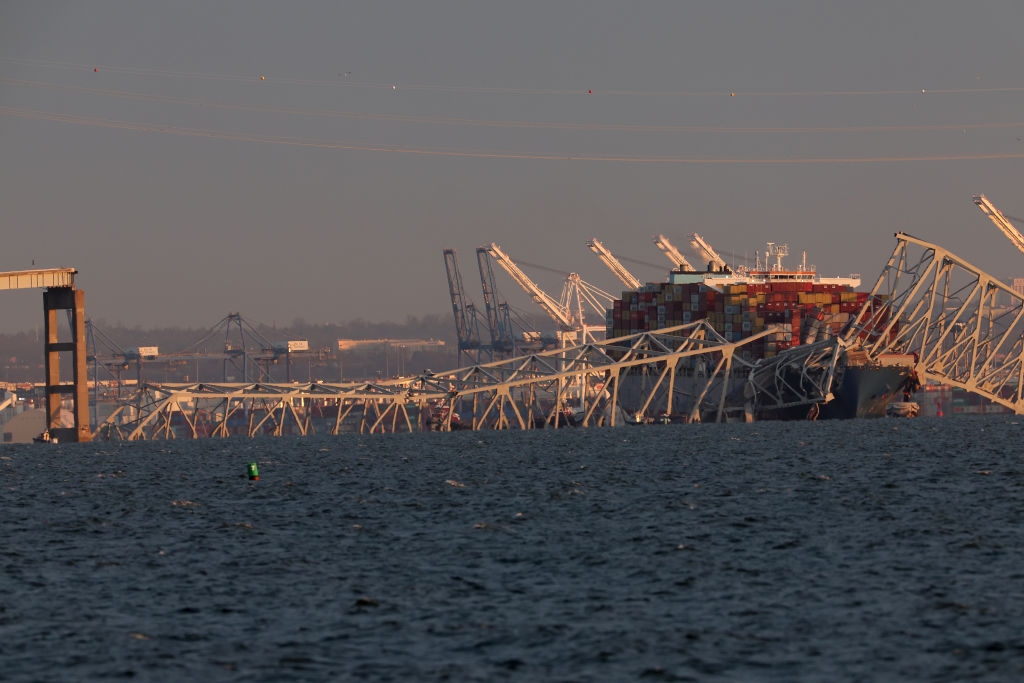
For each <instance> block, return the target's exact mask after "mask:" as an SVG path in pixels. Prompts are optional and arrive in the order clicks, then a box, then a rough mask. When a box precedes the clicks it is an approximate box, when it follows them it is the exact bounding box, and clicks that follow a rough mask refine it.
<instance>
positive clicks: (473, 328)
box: [444, 249, 483, 365]
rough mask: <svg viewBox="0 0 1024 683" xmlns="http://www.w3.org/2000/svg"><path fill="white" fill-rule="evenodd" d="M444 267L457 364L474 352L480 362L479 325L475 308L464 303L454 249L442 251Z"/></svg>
mask: <svg viewBox="0 0 1024 683" xmlns="http://www.w3.org/2000/svg"><path fill="white" fill-rule="evenodd" d="M444 267H445V270H446V271H447V273H448V293H449V294H450V295H451V300H452V313H453V314H454V315H455V332H456V335H457V336H458V340H459V348H458V353H459V364H460V365H461V364H462V357H463V355H464V354H465V355H467V356H468V357H471V358H472V357H473V354H472V353H470V352H474V351H475V352H476V354H475V356H476V360H477V361H479V360H480V350H481V347H482V346H483V345H482V344H481V342H480V323H479V321H478V316H477V313H476V307H475V306H473V304H472V303H469V302H467V301H466V296H465V292H464V290H463V289H462V275H461V273H459V262H458V259H457V258H456V256H455V250H454V249H445V250H444Z"/></svg>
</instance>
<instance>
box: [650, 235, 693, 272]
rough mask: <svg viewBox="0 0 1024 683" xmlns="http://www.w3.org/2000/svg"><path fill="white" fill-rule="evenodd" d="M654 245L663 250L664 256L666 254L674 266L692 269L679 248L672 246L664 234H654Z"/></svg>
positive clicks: (681, 268)
mask: <svg viewBox="0 0 1024 683" xmlns="http://www.w3.org/2000/svg"><path fill="white" fill-rule="evenodd" d="M654 245H655V246H656V247H658V249H661V251H662V252H664V254H665V256H668V260H669V261H671V262H672V263H673V264H674V265H675V267H676V268H678V269H680V270H694V267H693V266H691V265H690V262H689V261H687V260H686V259H685V258H684V257H683V255H682V254H680V253H679V250H678V249H676V248H675V247H674V246H672V243H671V242H669V241H668V238H667V237H665V236H664V235H655V236H654Z"/></svg>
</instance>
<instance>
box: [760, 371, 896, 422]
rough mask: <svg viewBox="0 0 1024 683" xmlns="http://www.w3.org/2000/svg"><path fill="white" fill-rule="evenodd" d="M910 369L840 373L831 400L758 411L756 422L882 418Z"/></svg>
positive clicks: (766, 408)
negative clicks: (839, 380) (840, 379)
mask: <svg viewBox="0 0 1024 683" xmlns="http://www.w3.org/2000/svg"><path fill="white" fill-rule="evenodd" d="M911 372H912V368H910V367H909V366H904V365H885V366H868V365H863V366H852V367H848V368H846V370H845V371H844V372H843V378H842V381H841V382H840V383H839V385H838V387H836V388H835V389H834V390H833V392H832V393H833V398H832V400H830V401H828V402H827V403H826V402H822V403H809V404H803V405H798V406H786V407H784V408H781V409H776V408H773V407H770V406H769V407H762V408H760V409H759V410H758V411H757V413H756V415H755V418H756V419H758V420H808V419H809V420H815V419H816V420H852V419H855V418H875V417H885V415H886V407H887V406H888V405H889V404H890V403H891V402H892V401H894V400H896V399H897V398H898V397H900V396H901V395H902V394H903V389H904V387H905V386H906V383H907V380H908V379H909V378H910V376H911Z"/></svg>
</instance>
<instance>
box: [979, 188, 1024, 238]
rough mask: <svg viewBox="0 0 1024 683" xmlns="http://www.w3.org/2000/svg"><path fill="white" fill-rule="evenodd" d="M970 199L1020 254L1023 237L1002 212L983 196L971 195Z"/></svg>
mask: <svg viewBox="0 0 1024 683" xmlns="http://www.w3.org/2000/svg"><path fill="white" fill-rule="evenodd" d="M971 198H972V199H973V200H974V203H975V204H977V205H978V208H979V209H981V212H982V213H984V214H985V215H986V216H988V217H989V218H990V219H991V220H992V222H993V223H995V224H996V227H997V228H999V229H1000V230H1002V231H1003V234H1004V235H1006V236H1007V237H1008V238H1009V239H1010V241H1011V242H1013V245H1014V246H1015V247H1017V248H1018V249H1019V250H1020V251H1021V252H1024V235H1021V234H1020V231H1018V230H1017V228H1015V227H1013V223H1011V222H1010V221H1009V220H1008V219H1007V218H1006V216H1004V215H1003V212H1002V211H1000V210H999V209H997V208H996V207H995V204H993V203H992V202H990V201H989V200H988V197H986V196H985V195H983V194H976V195H972V197H971Z"/></svg>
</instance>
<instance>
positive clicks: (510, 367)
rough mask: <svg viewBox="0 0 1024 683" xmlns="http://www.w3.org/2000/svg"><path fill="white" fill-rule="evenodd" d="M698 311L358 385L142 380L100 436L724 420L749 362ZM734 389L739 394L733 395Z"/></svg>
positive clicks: (738, 406) (739, 405) (736, 404)
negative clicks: (617, 333)
mask: <svg viewBox="0 0 1024 683" xmlns="http://www.w3.org/2000/svg"><path fill="white" fill-rule="evenodd" d="M772 332H773V330H771V329H769V330H765V331H764V332H761V333H758V334H756V335H754V336H751V337H748V338H746V339H744V340H742V341H728V340H726V339H725V338H724V337H723V336H722V335H721V334H719V333H718V332H717V331H716V330H715V329H714V328H713V327H712V326H711V325H710V324H709V323H707V321H705V320H700V321H697V322H693V323H688V324H686V325H679V326H676V327H671V328H666V329H660V330H656V331H651V332H641V333H637V334H632V335H628V336H623V337H618V338H615V339H608V340H604V341H595V342H589V343H584V344H579V345H577V346H572V347H566V348H562V349H557V350H551V351H545V352H540V353H533V354H529V355H526V356H520V357H516V358H510V359H506V360H500V361H493V362H489V363H483V364H478V365H473V366H468V367H463V368H458V369H455V370H449V371H445V372H438V373H432V372H426V373H424V374H422V375H419V376H416V377H407V378H399V379H392V380H386V381H380V382H372V383H368V382H362V383H328V382H312V383H290V384H273V383H250V384H209V383H203V384H182V383H175V384H144V385H143V386H141V387H140V388H139V390H138V392H137V393H136V394H135V395H134V396H133V397H132V398H131V399H130V400H128V401H126V402H125V403H124V404H123V405H121V406H120V407H119V408H118V409H117V410H115V411H114V413H112V414H111V416H110V417H109V418H108V419H107V420H106V421H105V422H104V423H103V424H102V425H100V428H99V434H98V437H99V438H104V437H105V438H109V439H125V440H140V439H167V438H200V437H207V436H209V437H227V436H236V435H237V436H249V437H254V436H258V435H281V434H286V433H290V434H301V435H305V434H311V433H329V434H338V433H341V432H345V431H352V432H359V433H383V432H400V431H406V432H415V431H425V430H432V429H433V430H454V429H475V430H481V429H537V428H543V427H554V428H558V427H564V426H581V427H588V426H617V425H622V424H626V423H629V422H638V421H644V420H648V419H652V416H655V415H657V416H658V417H659V419H663V420H666V421H667V420H669V419H673V420H675V421H687V422H690V421H703V420H713V421H724V420H725V419H726V418H727V417H728V416H729V413H730V411H735V410H739V411H742V410H743V402H742V395H743V390H742V387H743V385H744V383H745V382H746V381H747V377H748V375H749V373H750V371H751V369H752V368H753V367H754V362H753V361H752V360H749V359H747V358H745V357H744V355H745V354H744V353H743V350H744V346H745V345H746V344H749V343H751V342H754V341H757V340H759V339H760V338H761V337H763V336H765V335H767V334H771V333H772ZM736 397H739V398H738V399H737V398H736Z"/></svg>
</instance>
